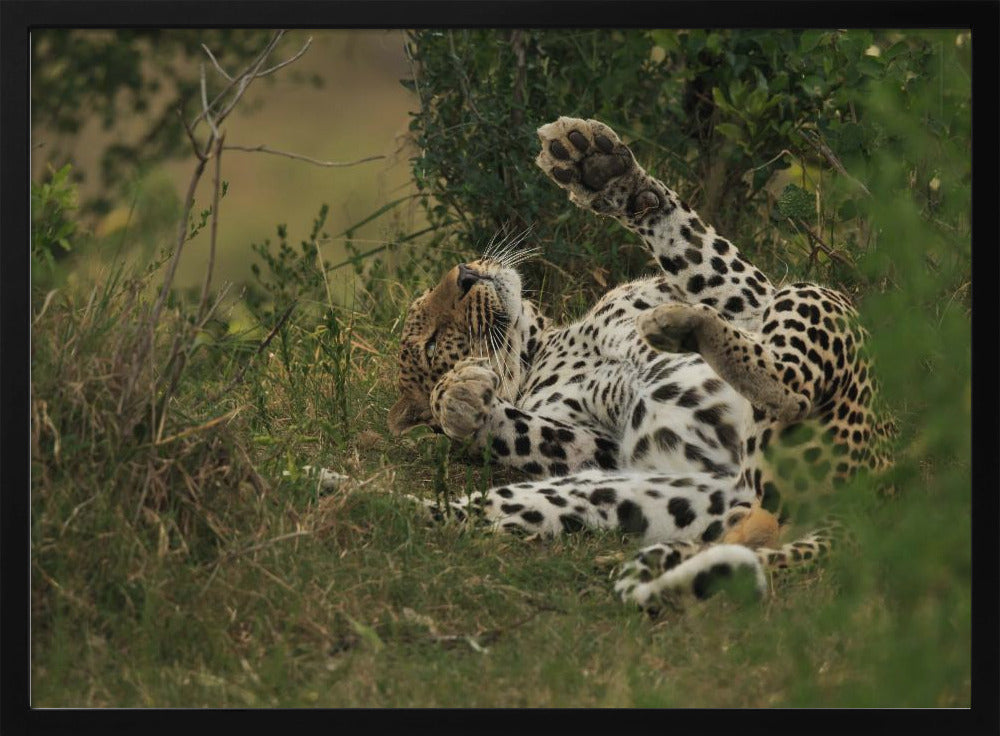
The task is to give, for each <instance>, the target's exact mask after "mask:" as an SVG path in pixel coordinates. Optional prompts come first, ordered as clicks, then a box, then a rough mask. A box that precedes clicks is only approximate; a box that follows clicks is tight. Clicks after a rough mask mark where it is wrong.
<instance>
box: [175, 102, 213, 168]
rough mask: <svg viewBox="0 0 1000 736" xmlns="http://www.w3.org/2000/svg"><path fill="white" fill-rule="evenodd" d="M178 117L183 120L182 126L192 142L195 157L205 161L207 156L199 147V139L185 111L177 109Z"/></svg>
mask: <svg viewBox="0 0 1000 736" xmlns="http://www.w3.org/2000/svg"><path fill="white" fill-rule="evenodd" d="M177 117H179V118H180V119H181V124H182V125H183V126H184V132H185V133H187V137H188V140H189V141H191V148H192V149H193V150H194V155H195V156H197V157H198V160H199V161H204V160H205V158H206V156H205V154H203V153H202V152H201V148H200V146H199V145H198V139H197V138H195V137H194V131H193V130H192V129H191V126H190V125H189V124H188V121H187V119H186V118H185V117H184V111H183V110H181V109H180V108H177Z"/></svg>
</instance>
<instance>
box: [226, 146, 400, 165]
mask: <svg viewBox="0 0 1000 736" xmlns="http://www.w3.org/2000/svg"><path fill="white" fill-rule="evenodd" d="M224 150H226V151H245V152H247V153H270V154H273V155H275V156H285V157H286V158H294V159H296V160H297V161H305V162H307V163H310V164H315V165H316V166H326V167H346V166H357V165H358V164H363V163H367V162H368V161H377V160H378V159H382V158H385V156H382V155H379V156H366V157H365V158H359V159H358V160H357V161H319V160H317V159H314V158H310V157H309V156H303V155H302V154H300V153H289V152H288V151H278V150H276V149H274V148H270V147H268V146H265V145H264V144H261V145H259V146H224Z"/></svg>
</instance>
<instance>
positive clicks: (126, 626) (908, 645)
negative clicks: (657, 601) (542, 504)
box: [32, 282, 971, 707]
mask: <svg viewBox="0 0 1000 736" xmlns="http://www.w3.org/2000/svg"><path fill="white" fill-rule="evenodd" d="M140 286H141V284H140V285H136V286H135V289H138V288H139V287H140ZM132 288H133V287H132V286H131V285H129V284H128V283H126V282H123V283H122V284H121V285H119V286H118V287H115V288H109V289H107V290H105V291H101V290H100V289H98V290H97V291H95V292H93V294H88V293H86V292H84V293H80V294H78V295H75V296H74V295H73V294H71V293H62V294H59V295H58V296H56V297H54V298H53V300H52V302H51V303H50V304H49V306H48V308H47V309H46V311H45V312H44V313H42V314H41V316H40V317H38V318H37V322H36V325H35V330H34V337H33V340H34V343H33V350H34V356H33V392H34V395H33V410H34V412H35V421H34V422H33V426H34V434H33V442H34V445H33V472H32V490H33V498H32V518H33V523H32V545H33V554H32V563H33V564H32V595H33V599H32V624H33V625H32V694H33V705H35V706H42V707H45V706H231V707H242V706H363V707H367V706H657V707H673V706H679V707H689V706H697V707H747V706H749V707H765V706H963V705H968V704H969V700H970V690H971V683H970V609H971V602H970V601H971V598H970V589H969V588H970V583H969V574H970V552H969V538H970V537H969V519H970V495H969V487H968V482H969V475H968V474H969V468H968V458H967V455H964V456H963V455H962V454H961V453H962V451H963V448H965V451H966V452H967V445H965V444H964V443H965V442H967V438H964V437H963V436H959V437H957V438H954V439H953V442H954V443H955V448H956V450H957V451H958V454H957V455H956V456H954V457H953V459H952V460H951V461H948V462H945V461H942V460H940V459H938V460H935V461H933V462H931V463H928V462H927V461H926V457H924V456H921V455H920V454H919V450H920V447H919V442H920V441H921V440H920V439H919V438H920V437H921V436H924V440H923V442H924V446H925V447H926V444H927V442H928V441H930V442H931V444H932V445H933V442H934V440H933V438H932V439H931V440H927V439H926V436H925V435H926V433H924V434H921V433H914V432H913V431H910V432H909V435H910V437H911V443H912V444H913V446H914V448H916V449H914V450H913V451H912V452H913V453H915V454H911V455H908V456H907V457H906V459H904V461H903V462H902V463H901V467H900V469H899V470H898V471H897V473H896V477H895V480H896V482H897V484H901V486H902V487H903V488H905V493H902V494H900V498H898V499H897V500H894V501H883V500H879V499H878V497H877V496H876V494H875V493H874V491H873V489H872V487H871V483H870V481H859V482H858V483H857V484H855V485H856V487H854V488H849V489H847V491H846V492H845V494H844V495H845V498H846V499H847V503H846V504H845V508H846V513H847V514H848V518H849V519H851V520H852V524H853V526H854V527H855V529H856V532H857V535H858V539H859V551H858V552H847V551H845V552H844V553H842V554H841V555H840V556H839V557H837V558H835V559H834V560H833V561H831V564H829V565H828V566H826V567H824V568H821V569H817V570H812V571H808V572H805V573H800V574H796V575H786V576H784V577H781V578H776V579H775V580H774V581H773V582H774V587H775V592H774V595H773V596H772V597H771V598H770V599H768V600H767V601H766V602H764V603H762V604H757V603H749V602H741V601H739V600H736V599H733V598H730V597H727V596H725V595H722V596H718V597H716V598H715V599H712V600H710V601H709V602H707V603H705V604H701V605H698V606H696V607H693V608H691V609H689V610H684V611H669V612H666V613H664V614H663V615H661V616H660V617H659V618H657V619H648V618H645V617H644V616H643V615H641V614H640V613H638V612H637V611H635V610H632V609H630V608H627V607H625V606H622V605H621V604H620V603H619V602H617V601H616V600H615V599H614V597H613V595H612V592H611V581H610V579H609V575H610V573H611V572H612V569H613V566H614V564H615V562H616V561H619V560H620V559H621V558H622V555H623V554H625V553H627V551H628V550H629V549H630V546H629V543H628V540H622V539H619V538H617V537H616V536H615V535H612V534H603V535H597V536H570V537H565V538H562V539H557V540H549V541H528V540H522V539H518V538H511V537H506V536H496V535H490V534H485V533H482V532H479V531H475V530H467V529H463V528H461V527H459V526H457V525H446V526H438V527H435V526H428V525H427V524H425V523H424V522H423V521H422V520H421V518H420V516H419V514H417V513H416V512H415V509H414V508H413V506H412V505H411V504H410V503H409V502H407V501H406V500H405V499H403V498H401V497H402V495H403V494H404V493H415V494H419V495H425V496H433V495H434V493H435V492H438V491H440V490H441V489H442V488H444V489H447V490H448V491H449V492H451V493H464V492H475V491H476V490H478V489H481V488H484V487H486V486H487V485H488V484H489V483H491V482H495V481H497V480H500V479H501V478H502V477H503V476H502V473H501V471H499V470H491V469H490V468H485V467H483V464H482V461H481V460H480V459H479V458H476V457H468V456H464V455H463V454H462V452H461V450H460V448H454V447H449V445H448V442H447V440H445V439H443V438H440V437H438V436H436V435H433V434H432V433H430V432H427V431H417V432H415V433H413V434H411V435H408V436H406V437H404V438H403V439H396V438H391V437H389V436H388V433H387V430H386V427H385V423H386V412H387V409H388V407H389V406H390V405H391V403H392V401H393V399H394V391H393V381H394V354H395V337H394V334H395V333H394V332H393V324H392V322H391V321H388V320H385V321H381V322H379V321H375V320H374V319H372V318H371V317H369V316H365V315H363V314H360V313H355V314H353V315H349V314H348V313H346V312H344V311H341V312H340V313H339V319H340V322H339V323H338V324H340V325H342V327H341V329H340V331H339V332H338V333H336V334H331V333H330V331H329V330H328V329H326V330H324V329H323V328H322V327H321V326H317V323H316V321H315V319H314V318H311V317H310V316H309V313H308V312H305V311H303V312H300V313H297V314H300V315H301V316H297V317H295V318H293V319H290V320H289V321H288V322H287V323H286V325H285V329H284V330H282V331H281V333H280V334H278V335H276V337H275V338H274V339H273V341H272V342H271V343H270V344H269V345H268V347H267V349H265V350H263V351H262V352H260V354H259V355H256V357H251V356H253V354H254V353H253V351H254V350H255V349H256V346H257V345H258V344H259V338H258V337H256V336H255V337H254V339H253V340H249V339H247V340H240V339H239V338H236V337H231V336H229V337H226V338H223V339H220V340H219V341H217V342H215V343H211V344H207V345H206V346H205V347H203V348H200V349H199V350H197V351H195V352H194V353H193V354H192V357H191V359H190V361H189V363H188V366H187V369H186V372H185V373H184V380H183V381H182V382H181V386H180V388H179V390H178V391H177V394H176V396H175V398H174V399H173V400H172V402H171V405H170V408H169V411H168V413H167V420H166V421H165V423H164V430H163V432H162V433H160V439H159V441H156V440H154V439H152V438H150V437H149V433H148V430H146V429H145V428H144V425H143V420H141V419H140V420H137V422H136V423H135V424H134V425H133V426H132V427H131V428H126V427H123V424H122V423H123V418H122V417H123V416H127V412H124V413H122V412H119V410H118V406H117V402H120V401H121V395H122V389H121V386H120V380H119V379H120V377H121V375H122V374H123V373H125V372H127V371H125V368H126V366H127V362H128V361H127V356H128V355H129V352H128V348H129V346H130V342H129V341H130V339H133V338H134V335H133V333H132V331H133V330H134V320H132V321H130V319H127V318H126V317H125V315H129V316H131V315H133V314H134V313H135V312H134V310H135V307H134V304H133V303H132V302H130V301H129V296H128V295H129V293H130V289H132ZM136 298H137V299H138V301H139V303H140V304H141V303H142V300H143V297H142V296H138V297H136ZM406 301H407V299H406V295H405V294H404V295H402V296H401V297H400V299H399V302H398V303H394V304H391V305H389V306H390V307H391V308H389V309H387V311H388V312H389V313H392V312H393V311H394V310H396V311H397V314H399V313H402V311H403V309H404V308H405V304H406ZM130 305H131V306H130ZM172 319H173V318H167V319H165V320H164V321H163V323H162V326H161V332H162V335H161V336H160V340H159V342H158V343H157V345H158V346H159V347H158V350H159V351H160V352H156V353H155V355H158V356H160V359H161V360H162V356H163V355H164V354H165V352H166V346H167V344H168V343H169V339H170V336H171V334H172V331H173V330H174V329H176V327H177V325H176V324H175V323H173V322H172ZM348 327H349V329H348ZM321 345H326V349H325V350H324V349H322V348H321ZM244 366H248V369H247V370H246V372H245V373H244V374H243V375H242V378H243V380H242V381H241V382H237V383H235V384H234V377H235V376H236V375H237V374H238V372H239V369H241V368H243V367H244ZM155 373H156V372H155V371H153V372H152V373H151V374H150V375H151V376H154V377H155ZM345 377H346V380H345ZM143 380H146V379H145V378H143V377H140V379H139V383H140V387H141V386H143V385H144V384H142V381H143ZM149 380H150V381H152V380H153V379H152V378H149ZM149 386H150V387H152V386H153V384H152V383H150V384H149ZM149 390H150V391H152V388H150V389H149ZM136 395H137V396H140V399H139V400H138V406H140V407H143V409H142V410H143V411H145V410H146V409H148V405H150V403H151V402H149V401H147V400H145V399H143V398H142V397H141V391H137V392H136ZM944 398H945V399H947V398H948V397H944ZM140 414H141V411H140ZM959 414H960V415H964V416H965V417H966V418H967V417H968V405H967V404H966V405H965V406H963V407H960V409H959ZM219 418H222V419H221V420H219ZM217 420H218V421H217ZM959 435H961V433H959ZM963 458H964V459H963ZM306 463H312V464H317V465H323V466H327V467H330V468H332V469H334V470H336V471H338V472H341V473H343V474H345V475H347V476H348V477H349V478H350V480H348V481H346V482H345V483H344V485H343V486H342V487H340V488H338V489H336V490H335V491H332V492H323V493H321V492H320V491H319V489H318V488H317V487H316V485H315V483H314V482H313V481H312V480H310V479H309V478H308V477H303V476H301V475H300V474H299V473H298V470H297V469H298V468H299V466H301V465H303V464H306ZM286 470H287V471H288V472H289V475H282V473H283V471H286Z"/></svg>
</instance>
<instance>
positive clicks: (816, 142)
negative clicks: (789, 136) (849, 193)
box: [799, 130, 872, 197]
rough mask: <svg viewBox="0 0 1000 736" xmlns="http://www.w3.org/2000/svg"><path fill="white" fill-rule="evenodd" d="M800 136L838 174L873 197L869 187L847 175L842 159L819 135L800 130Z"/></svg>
mask: <svg viewBox="0 0 1000 736" xmlns="http://www.w3.org/2000/svg"><path fill="white" fill-rule="evenodd" d="M799 135H801V136H802V137H803V138H804V139H805V141H806V143H808V144H809V145H810V146H812V147H813V149H814V150H815V151H816V152H817V153H819V155H821V156H822V157H823V158H824V159H826V161H827V163H828V164H830V165H831V166H832V167H833V168H834V169H836V170H837V172H838V173H840V174H841V175H842V176H843V177H844V178H846V179H847V180H848V181H850V182H851V183H852V184H854V185H855V186H857V187H859V188H860V189H861V191H863V192H864V193H865V194H866V195H868V196H869V197H870V196H872V193H871V192H870V191H868V187H866V186H865V185H864V184H863V183H862V182H860V181H858V180H857V179H855V178H854V177H853V176H851V175H850V174H848V173H847V169H845V168H844V164H842V163H841V162H840V159H839V158H837V155H836V154H835V153H834V152H833V151H832V150H830V147H829V146H828V145H826V143H824V142H823V140H822V139H821V138H820V137H819V136H818V135H816V134H815V133H814V134H813V135H809V132H808V131H806V130H800V131H799Z"/></svg>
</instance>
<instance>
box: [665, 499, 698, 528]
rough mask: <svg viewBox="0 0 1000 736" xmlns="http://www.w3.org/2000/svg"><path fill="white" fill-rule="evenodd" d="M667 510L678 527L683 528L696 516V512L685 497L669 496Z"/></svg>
mask: <svg viewBox="0 0 1000 736" xmlns="http://www.w3.org/2000/svg"><path fill="white" fill-rule="evenodd" d="M667 511H669V512H670V515H671V516H673V517H674V523H675V524H677V528H678V529H683V528H684V527H686V526H687V525H688V524H690V523H691V522H692V521H694V520H695V519H696V518H698V517H697V514H695V512H694V511H692V510H691V504H690V503H688V501H687V499H686V498H680V497H675V498H671V499H670V501H668V502H667Z"/></svg>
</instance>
